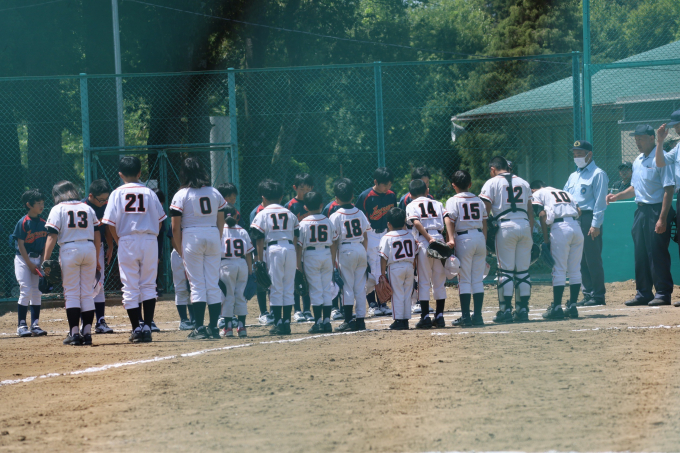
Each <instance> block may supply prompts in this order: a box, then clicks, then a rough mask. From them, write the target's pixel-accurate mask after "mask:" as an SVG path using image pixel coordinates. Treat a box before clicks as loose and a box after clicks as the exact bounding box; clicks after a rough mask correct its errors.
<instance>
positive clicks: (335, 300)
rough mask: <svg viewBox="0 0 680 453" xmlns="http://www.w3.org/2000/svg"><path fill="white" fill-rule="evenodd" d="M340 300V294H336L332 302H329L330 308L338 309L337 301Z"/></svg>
mask: <svg viewBox="0 0 680 453" xmlns="http://www.w3.org/2000/svg"><path fill="white" fill-rule="evenodd" d="M339 300H340V296H337V297H336V298H335V299H333V302H331V310H333V309H334V308H335V309H336V310H337V309H338V301H339Z"/></svg>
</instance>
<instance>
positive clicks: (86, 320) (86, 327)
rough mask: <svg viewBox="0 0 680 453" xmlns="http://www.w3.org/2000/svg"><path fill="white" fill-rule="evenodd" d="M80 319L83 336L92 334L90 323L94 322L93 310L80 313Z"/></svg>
mask: <svg viewBox="0 0 680 453" xmlns="http://www.w3.org/2000/svg"><path fill="white" fill-rule="evenodd" d="M81 317H82V318H83V335H86V334H88V333H92V321H94V310H90V311H84V312H82V313H81Z"/></svg>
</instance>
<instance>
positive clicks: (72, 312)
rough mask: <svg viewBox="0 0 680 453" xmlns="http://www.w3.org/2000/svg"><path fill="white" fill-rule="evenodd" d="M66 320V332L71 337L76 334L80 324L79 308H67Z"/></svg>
mask: <svg viewBox="0 0 680 453" xmlns="http://www.w3.org/2000/svg"><path fill="white" fill-rule="evenodd" d="M66 319H67V320H68V330H69V332H70V333H71V335H73V334H74V333H77V332H78V324H80V308H77V307H76V308H67V309H66Z"/></svg>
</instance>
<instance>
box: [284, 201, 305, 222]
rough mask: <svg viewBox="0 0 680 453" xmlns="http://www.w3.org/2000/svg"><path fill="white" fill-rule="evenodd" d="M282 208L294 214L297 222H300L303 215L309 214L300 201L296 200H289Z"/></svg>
mask: <svg viewBox="0 0 680 453" xmlns="http://www.w3.org/2000/svg"><path fill="white" fill-rule="evenodd" d="M284 207H285V208H286V209H288V210H289V211H290V212H292V213H293V214H295V216H296V217H297V218H298V220H302V218H303V217H304V216H305V214H307V212H309V211H307V209H306V208H305V204H304V203H303V202H302V201H300V200H298V199H297V198H293V199H292V200H290V201H289V202H288V203H286V205H285V206H284Z"/></svg>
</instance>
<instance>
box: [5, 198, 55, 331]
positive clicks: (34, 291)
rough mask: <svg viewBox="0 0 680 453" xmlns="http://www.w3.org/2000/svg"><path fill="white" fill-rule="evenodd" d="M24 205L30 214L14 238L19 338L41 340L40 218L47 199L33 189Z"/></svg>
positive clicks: (43, 232) (43, 237) (42, 243)
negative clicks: (28, 323) (34, 337)
mask: <svg viewBox="0 0 680 453" xmlns="http://www.w3.org/2000/svg"><path fill="white" fill-rule="evenodd" d="M21 204H22V205H23V206H24V208H26V210H27V211H28V212H27V213H26V215H25V216H23V217H22V218H21V219H19V221H18V222H17V224H16V226H15V227H14V233H13V234H12V238H13V242H14V248H15V251H16V252H15V256H14V275H16V277H17V283H19V306H18V307H17V308H18V314H19V324H18V326H17V335H19V336H20V337H30V336H36V337H38V336H42V335H47V332H45V331H44V330H42V329H41V328H40V325H39V320H40V304H41V299H42V293H41V292H40V289H38V284H39V281H40V276H39V274H38V272H39V271H38V269H39V267H40V263H41V262H42V256H43V250H44V249H45V241H46V240H47V228H46V227H45V220H44V219H42V218H41V217H40V214H42V212H43V209H45V195H44V194H43V193H42V192H40V190H39V189H31V190H28V191H26V192H24V193H23V194H22V195H21ZM29 305H30V307H31V327H30V328H29V327H28V326H27V325H26V314H27V313H28V307H29Z"/></svg>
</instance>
